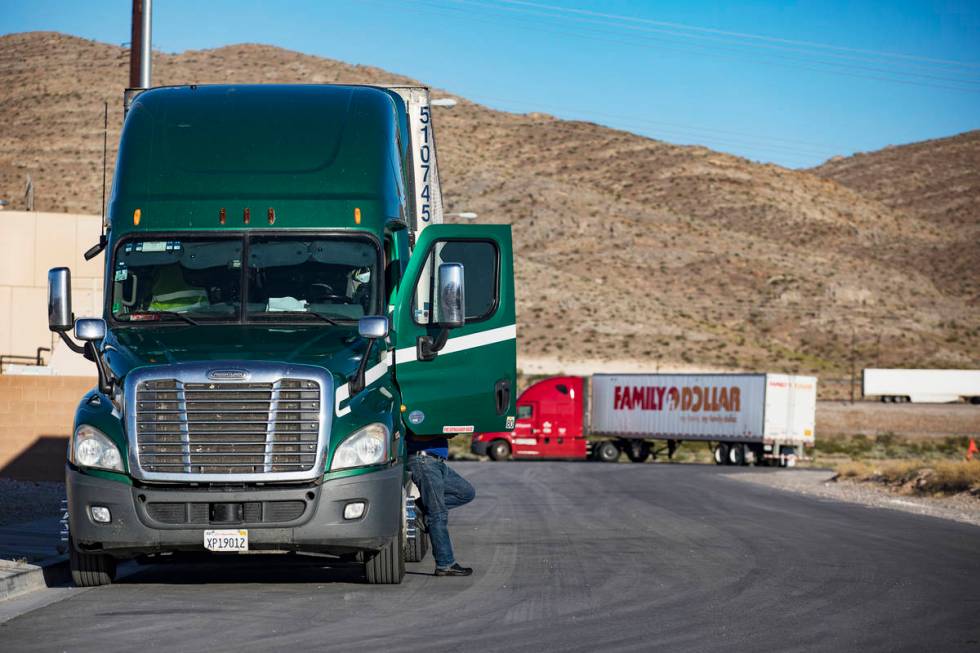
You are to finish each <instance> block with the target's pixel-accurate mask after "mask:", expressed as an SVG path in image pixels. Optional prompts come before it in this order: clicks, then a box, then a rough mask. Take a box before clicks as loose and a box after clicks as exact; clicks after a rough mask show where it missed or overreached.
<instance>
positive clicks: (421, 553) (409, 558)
mask: <svg viewBox="0 0 980 653" xmlns="http://www.w3.org/2000/svg"><path fill="white" fill-rule="evenodd" d="M413 527H414V530H415V535H414V536H412V537H407V538H406V541H405V562H422V561H423V560H425V554H426V553H428V552H429V536H428V535H426V534H425V533H423V532H422V531H421V530H420V529H419V527H418V524H417V522H416V523H415V524H413Z"/></svg>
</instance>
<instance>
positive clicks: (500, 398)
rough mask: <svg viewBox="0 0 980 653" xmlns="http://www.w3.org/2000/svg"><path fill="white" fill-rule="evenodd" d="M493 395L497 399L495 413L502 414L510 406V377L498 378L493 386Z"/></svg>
mask: <svg viewBox="0 0 980 653" xmlns="http://www.w3.org/2000/svg"><path fill="white" fill-rule="evenodd" d="M493 392H494V396H495V397H496V399H497V414H498V415H503V414H504V413H506V412H507V409H508V408H510V379H500V380H499V381H497V383H496V384H495V385H494V386H493Z"/></svg>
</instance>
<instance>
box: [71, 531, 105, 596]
mask: <svg viewBox="0 0 980 653" xmlns="http://www.w3.org/2000/svg"><path fill="white" fill-rule="evenodd" d="M68 566H69V568H70V569H71V579H72V581H73V582H74V583H75V586H76V587H98V586H99V585H109V584H111V583H112V581H113V580H115V578H116V559H115V558H113V557H112V556H108V555H105V554H103V553H98V554H97V553H82V552H81V551H78V550H76V549H75V543H74V542H72V541H70V540H69V542H68Z"/></svg>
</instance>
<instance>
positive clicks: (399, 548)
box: [364, 519, 405, 585]
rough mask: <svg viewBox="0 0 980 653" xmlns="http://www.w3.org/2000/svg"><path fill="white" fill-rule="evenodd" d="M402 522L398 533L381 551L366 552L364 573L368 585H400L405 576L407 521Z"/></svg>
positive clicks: (400, 521)
mask: <svg viewBox="0 0 980 653" xmlns="http://www.w3.org/2000/svg"><path fill="white" fill-rule="evenodd" d="M398 521H399V523H400V524H401V525H400V526H399V528H398V535H395V536H394V537H393V538H391V539H390V540H388V542H387V543H386V544H385V545H384V546H383V547H382V548H381V550H380V551H365V552H364V575H365V576H366V577H367V582H368V585H398V584H400V583H401V582H402V579H403V578H404V577H405V549H404V546H403V544H402V541H403V540H404V539H405V522H404V521H402V520H401V519H399V520H398Z"/></svg>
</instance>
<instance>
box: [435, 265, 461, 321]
mask: <svg viewBox="0 0 980 653" xmlns="http://www.w3.org/2000/svg"><path fill="white" fill-rule="evenodd" d="M437 293H438V294H437V298H438V302H437V303H436V307H435V308H436V314H435V323H436V324H438V325H439V326H441V327H443V328H445V329H455V328H457V327H461V326H463V324H464V323H465V321H466V298H465V297H464V295H463V264H462V263H442V264H440V265H439V283H438V289H437Z"/></svg>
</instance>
